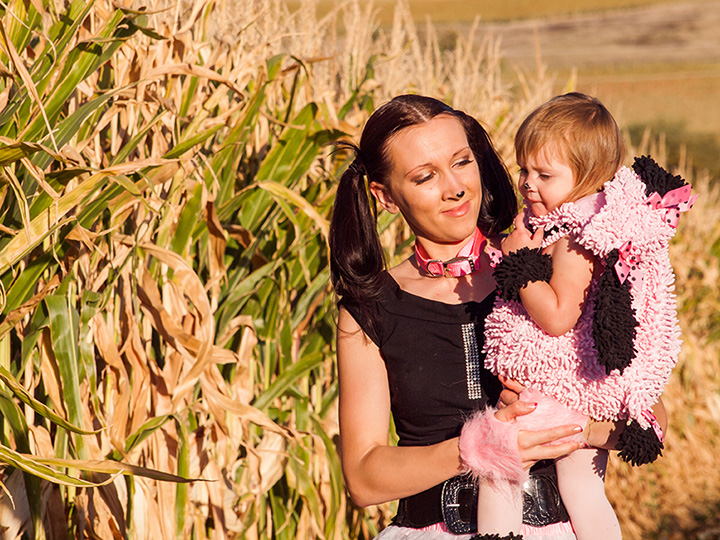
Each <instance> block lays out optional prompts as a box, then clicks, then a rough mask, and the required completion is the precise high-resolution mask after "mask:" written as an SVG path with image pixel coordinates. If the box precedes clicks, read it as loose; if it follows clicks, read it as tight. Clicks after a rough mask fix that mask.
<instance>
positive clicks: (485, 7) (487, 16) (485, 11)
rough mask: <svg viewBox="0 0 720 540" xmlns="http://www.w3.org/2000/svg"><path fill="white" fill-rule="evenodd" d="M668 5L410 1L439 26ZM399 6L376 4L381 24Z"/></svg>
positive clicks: (329, 4)
mask: <svg viewBox="0 0 720 540" xmlns="http://www.w3.org/2000/svg"><path fill="white" fill-rule="evenodd" d="M286 3H287V5H288V6H289V7H290V8H291V9H296V8H298V7H299V6H300V1H299V0H287V1H286ZM339 3H340V2H339V0H318V1H317V6H318V10H319V12H320V13H328V12H329V11H330V10H332V9H333V8H334V7H335V6H337V5H338V4H339ZM667 3H669V2H668V0H577V1H568V0H545V1H542V2H538V1H537V0H506V1H497V0H408V4H409V5H410V9H411V10H412V13H413V16H414V18H415V21H416V22H418V23H422V22H424V21H425V20H426V19H427V18H430V19H431V20H432V21H433V23H435V24H439V23H462V22H472V21H473V19H474V18H475V16H476V15H480V16H481V17H482V20H484V21H510V20H517V19H533V18H538V17H553V16H557V15H568V14H579V13H594V12H598V11H606V10H611V9H624V8H632V7H637V6H648V5H659V4H667ZM396 4H397V2H396V1H395V0H375V1H374V2H373V5H374V6H375V8H376V9H377V12H378V16H379V20H380V23H381V24H390V23H391V22H392V17H393V9H394V8H395V5H396Z"/></svg>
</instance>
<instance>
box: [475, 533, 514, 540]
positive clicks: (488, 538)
mask: <svg viewBox="0 0 720 540" xmlns="http://www.w3.org/2000/svg"><path fill="white" fill-rule="evenodd" d="M470 540H523V535H522V534H515V533H510V534H506V535H505V536H500V535H499V534H497V533H493V534H489V533H486V534H476V535H475V536H473V537H471V538H470Z"/></svg>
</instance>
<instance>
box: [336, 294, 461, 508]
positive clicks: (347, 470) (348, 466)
mask: <svg viewBox="0 0 720 540" xmlns="http://www.w3.org/2000/svg"><path fill="white" fill-rule="evenodd" d="M337 354H338V375H339V381H340V397H339V399H340V444H341V458H342V466H343V473H344V475H345V483H346V485H347V488H348V490H349V492H350V495H351V497H352V499H353V501H355V503H356V504H358V505H360V506H367V505H371V504H379V503H382V502H385V501H390V500H394V499H399V498H402V497H407V496H410V495H414V494H415V493H420V492H421V491H424V490H426V489H429V488H431V487H432V486H434V485H437V484H439V483H441V482H443V481H445V480H447V479H448V478H452V477H453V476H455V475H456V474H458V471H459V469H460V456H459V452H458V448H457V440H456V439H453V440H448V441H444V442H442V443H440V444H436V445H432V446H425V447H396V446H389V445H388V433H389V429H390V390H389V383H388V378H387V371H386V369H385V362H384V361H383V359H382V357H381V355H380V351H379V350H378V348H377V346H376V345H375V344H374V343H373V342H372V341H371V340H370V339H368V338H367V336H366V335H365V333H364V332H363V331H362V329H361V328H360V326H359V325H358V324H357V322H356V321H355V319H354V318H353V317H352V315H350V313H349V312H348V311H347V310H345V309H343V308H340V316H339V322H338V338H337Z"/></svg>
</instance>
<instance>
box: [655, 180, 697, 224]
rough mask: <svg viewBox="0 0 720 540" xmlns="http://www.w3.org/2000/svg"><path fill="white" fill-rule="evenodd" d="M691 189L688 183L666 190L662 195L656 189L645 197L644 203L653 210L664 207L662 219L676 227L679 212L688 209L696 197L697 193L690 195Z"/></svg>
mask: <svg viewBox="0 0 720 540" xmlns="http://www.w3.org/2000/svg"><path fill="white" fill-rule="evenodd" d="M691 191H692V186H690V184H685V185H684V186H682V187H679V188H676V189H673V190H672V191H668V192H667V193H666V194H665V195H664V196H662V197H660V194H659V193H658V192H657V191H656V192H655V193H653V194H652V195H650V197H648V198H647V200H646V201H645V204H647V205H648V206H650V207H652V208H653V209H654V210H658V209H664V216H663V221H665V223H667V224H668V225H670V226H671V227H672V228H673V229H676V228H677V225H678V221H679V220H680V212H687V211H688V210H690V209H691V208H692V206H693V204H695V201H696V200H697V198H698V196H697V195H690V192H691Z"/></svg>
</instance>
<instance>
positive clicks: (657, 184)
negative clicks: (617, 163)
mask: <svg viewBox="0 0 720 540" xmlns="http://www.w3.org/2000/svg"><path fill="white" fill-rule="evenodd" d="M632 168H633V170H634V171H635V172H636V173H637V174H638V176H640V178H642V181H643V182H645V195H647V196H648V197H649V196H650V195H652V194H653V193H655V192H657V193H658V194H659V195H660V196H661V197H662V196H663V195H665V194H666V193H667V192H668V191H672V190H673V189H677V188H679V187H683V186H684V185H685V184H686V182H685V180H683V178H682V177H681V176H679V175H672V174H670V173H669V172H667V171H666V170H665V169H663V168H662V167H661V166H660V165H658V164H657V163H656V162H655V160H654V159H653V158H651V157H650V156H641V157H636V158H635V163H633V166H632Z"/></svg>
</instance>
